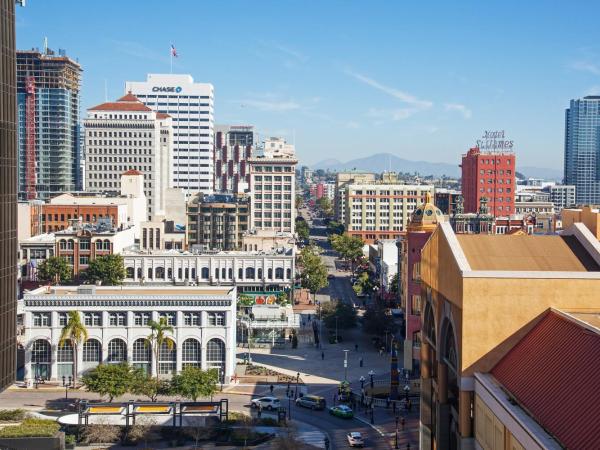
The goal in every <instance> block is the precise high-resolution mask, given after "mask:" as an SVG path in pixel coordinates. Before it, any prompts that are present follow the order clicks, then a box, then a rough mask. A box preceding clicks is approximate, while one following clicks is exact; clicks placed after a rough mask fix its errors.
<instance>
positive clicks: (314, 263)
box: [298, 245, 328, 297]
mask: <svg viewBox="0 0 600 450" xmlns="http://www.w3.org/2000/svg"><path fill="white" fill-rule="evenodd" d="M298 265H299V266H300V267H301V272H300V284H301V286H302V287H303V288H305V289H308V290H309V291H310V292H311V293H312V294H313V296H315V297H316V295H317V292H318V291H319V290H320V289H322V288H324V287H325V286H327V284H328V283H327V268H326V267H325V264H323V261H322V260H321V257H320V256H319V251H318V248H317V247H315V246H313V245H310V246H308V247H304V248H303V249H302V252H301V253H300V257H299V258H298Z"/></svg>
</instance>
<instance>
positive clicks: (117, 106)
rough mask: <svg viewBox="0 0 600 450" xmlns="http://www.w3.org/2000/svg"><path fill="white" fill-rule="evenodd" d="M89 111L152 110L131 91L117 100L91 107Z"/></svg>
mask: <svg viewBox="0 0 600 450" xmlns="http://www.w3.org/2000/svg"><path fill="white" fill-rule="evenodd" d="M88 111H152V110H151V109H150V108H148V107H147V106H146V105H144V104H143V103H142V102H140V101H139V99H138V98H137V97H136V96H135V95H133V94H132V93H131V92H129V93H127V94H126V95H124V96H123V97H121V98H120V99H118V100H117V101H116V102H107V103H102V104H100V105H97V106H94V107H92V108H89V110H88Z"/></svg>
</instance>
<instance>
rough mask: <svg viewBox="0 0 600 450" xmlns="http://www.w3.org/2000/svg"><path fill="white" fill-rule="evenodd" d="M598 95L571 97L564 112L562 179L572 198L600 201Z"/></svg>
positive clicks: (582, 200) (586, 201)
mask: <svg viewBox="0 0 600 450" xmlns="http://www.w3.org/2000/svg"><path fill="white" fill-rule="evenodd" d="M599 126H600V96H597V95H588V96H587V97H583V98H581V99H577V100H571V104H570V106H569V108H567V110H566V113H565V180H564V183H565V184H568V185H573V186H575V201H576V203H577V204H578V205H581V204H598V203H600V161H599V158H600V134H598V127H599Z"/></svg>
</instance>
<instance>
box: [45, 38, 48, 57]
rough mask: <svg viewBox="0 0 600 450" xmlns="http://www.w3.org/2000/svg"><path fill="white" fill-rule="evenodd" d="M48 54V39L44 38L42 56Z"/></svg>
mask: <svg viewBox="0 0 600 450" xmlns="http://www.w3.org/2000/svg"><path fill="white" fill-rule="evenodd" d="M47 54H48V38H47V37H44V55H47Z"/></svg>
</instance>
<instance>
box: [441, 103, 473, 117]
mask: <svg viewBox="0 0 600 450" xmlns="http://www.w3.org/2000/svg"><path fill="white" fill-rule="evenodd" d="M444 109H445V110H446V111H457V112H459V113H461V114H462V115H463V117H464V118H465V119H470V118H471V116H472V115H473V112H472V111H471V110H470V109H469V108H467V107H466V106H465V105H462V104H460V103H444Z"/></svg>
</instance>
